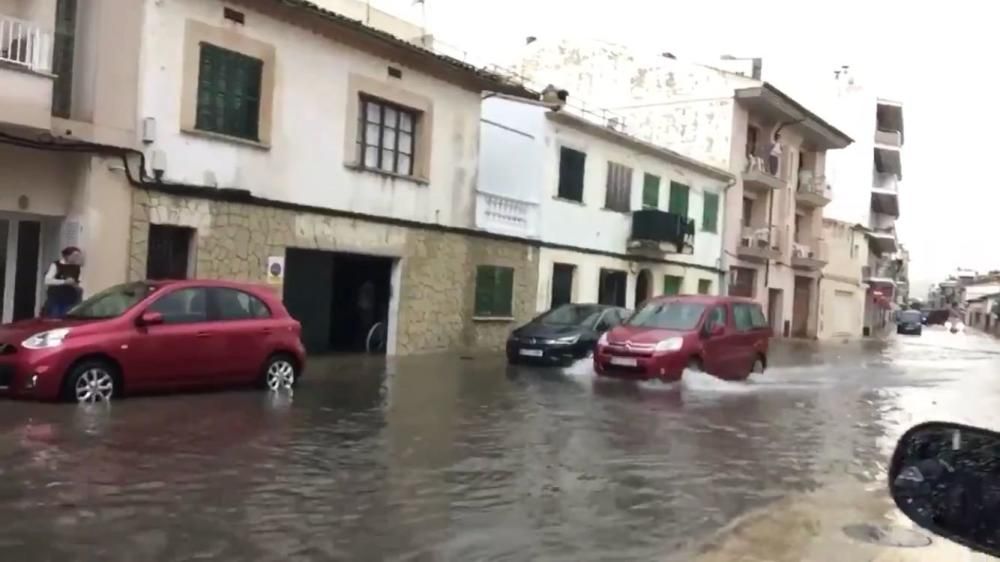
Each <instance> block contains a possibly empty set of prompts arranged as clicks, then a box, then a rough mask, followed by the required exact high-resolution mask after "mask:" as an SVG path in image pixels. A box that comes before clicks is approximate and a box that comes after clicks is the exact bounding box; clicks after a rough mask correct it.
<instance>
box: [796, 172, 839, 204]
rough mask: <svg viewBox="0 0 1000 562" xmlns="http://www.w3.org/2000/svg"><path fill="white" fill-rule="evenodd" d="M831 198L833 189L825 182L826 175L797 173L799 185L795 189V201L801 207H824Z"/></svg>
mask: <svg viewBox="0 0 1000 562" xmlns="http://www.w3.org/2000/svg"><path fill="white" fill-rule="evenodd" d="M831 199H833V190H831V189H830V186H829V185H827V183H826V176H819V177H813V175H812V174H807V173H802V174H800V175H799V187H798V189H797V190H795V201H796V203H798V204H800V205H802V206H803V207H811V208H819V207H825V206H826V205H827V204H829V203H830V200H831Z"/></svg>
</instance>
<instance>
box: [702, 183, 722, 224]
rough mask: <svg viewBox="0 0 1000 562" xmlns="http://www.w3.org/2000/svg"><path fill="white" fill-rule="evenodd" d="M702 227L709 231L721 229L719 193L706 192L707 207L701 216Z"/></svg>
mask: <svg viewBox="0 0 1000 562" xmlns="http://www.w3.org/2000/svg"><path fill="white" fill-rule="evenodd" d="M701 229H702V230H705V231H707V232H718V231H719V194H717V193H707V192H706V193H705V207H704V212H703V213H702V217H701Z"/></svg>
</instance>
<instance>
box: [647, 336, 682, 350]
mask: <svg viewBox="0 0 1000 562" xmlns="http://www.w3.org/2000/svg"><path fill="white" fill-rule="evenodd" d="M683 345H684V338H667V339H665V340H662V341H660V342H657V344H656V347H654V348H653V351H654V352H658V353H663V352H665V351H677V350H679V349H680V348H681V347H682V346H683Z"/></svg>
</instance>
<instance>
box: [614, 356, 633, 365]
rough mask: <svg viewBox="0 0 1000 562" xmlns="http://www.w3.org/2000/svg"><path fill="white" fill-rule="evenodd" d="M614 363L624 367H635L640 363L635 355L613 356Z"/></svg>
mask: <svg viewBox="0 0 1000 562" xmlns="http://www.w3.org/2000/svg"><path fill="white" fill-rule="evenodd" d="M611 364H612V365H621V366H622V367H635V366H636V365H638V364H639V362H638V361H636V359H635V357H612V358H611Z"/></svg>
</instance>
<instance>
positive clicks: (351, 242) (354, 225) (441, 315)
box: [129, 190, 538, 355]
mask: <svg viewBox="0 0 1000 562" xmlns="http://www.w3.org/2000/svg"><path fill="white" fill-rule="evenodd" d="M150 224H170V225H176V226H186V227H189V228H193V229H195V231H196V239H195V242H194V254H195V256H194V264H195V265H194V271H193V272H190V273H191V276H192V277H196V278H203V279H233V280H238V281H249V282H258V283H263V282H265V281H266V279H267V272H266V268H267V258H268V256H283V255H285V249H286V248H303V249H316V250H328V251H342V252H352V253H359V254H370V255H380V256H387V257H393V258H396V259H397V260H398V261H397V267H399V268H400V274H399V276H398V278H399V286H398V287H394V289H393V290H394V291H398V295H399V307H398V319H397V323H396V353H397V354H401V355H402V354H413V353H423V352H432V351H480V350H495V349H500V348H501V347H502V346H503V343H504V341H505V340H506V337H507V334H508V333H509V332H510V330H511V329H513V328H514V327H515V326H516V325H517V324H519V323H523V322H525V321H527V320H528V319H530V318H531V317H532V316H533V315H534V310H535V301H536V291H537V287H538V252H537V249H536V248H535V247H534V246H532V245H530V244H528V243H519V242H511V241H504V240H497V239H495V238H488V237H480V236H474V235H467V234H460V233H455V232H447V231H442V230H437V229H432V228H426V229H424V228H410V227H405V226H397V225H388V224H383V223H377V222H371V221H365V220H359V219H349V218H342V217H332V216H326V215H320V214H313V213H301V212H295V211H291V210H287V209H277V208H272V207H264V206H258V205H250V204H245V203H230V202H224V201H214V200H209V199H200V198H190V197H179V196H174V195H170V194H164V193H159V192H153V191H141V190H133V210H132V228H131V240H130V245H129V248H130V251H129V255H130V258H129V279H130V280H135V279H143V278H144V277H145V275H146V258H147V253H148V233H149V225H150ZM477 265H502V266H508V267H513V268H514V270H515V273H514V284H515V287H514V308H513V310H514V318H515V319H514V320H513V321H492V320H491V321H482V320H474V319H473V306H474V298H475V296H474V295H475V277H476V266H477Z"/></svg>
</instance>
